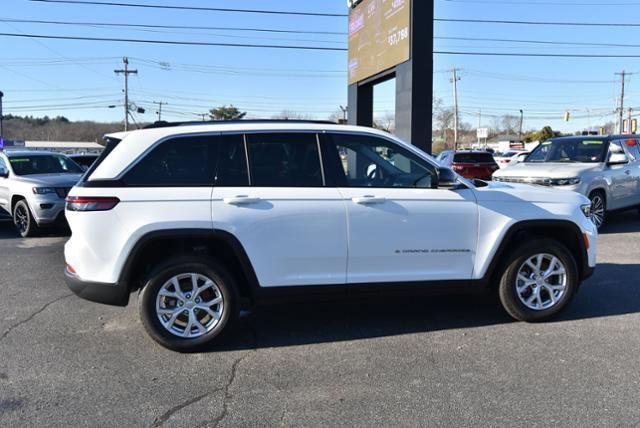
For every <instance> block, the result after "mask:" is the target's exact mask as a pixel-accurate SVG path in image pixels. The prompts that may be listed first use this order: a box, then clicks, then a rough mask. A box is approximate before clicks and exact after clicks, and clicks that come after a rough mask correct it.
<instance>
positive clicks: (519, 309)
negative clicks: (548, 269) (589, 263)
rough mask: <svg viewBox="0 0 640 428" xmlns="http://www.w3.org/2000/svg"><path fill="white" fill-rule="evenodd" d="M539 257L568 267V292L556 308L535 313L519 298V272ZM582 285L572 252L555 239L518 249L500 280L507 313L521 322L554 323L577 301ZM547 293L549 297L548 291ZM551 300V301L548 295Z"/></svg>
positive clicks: (566, 291) (544, 240) (566, 290)
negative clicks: (579, 286)
mask: <svg viewBox="0 0 640 428" xmlns="http://www.w3.org/2000/svg"><path fill="white" fill-rule="evenodd" d="M537 254H549V255H551V256H554V257H557V258H558V259H559V260H560V262H561V263H562V264H563V265H564V267H565V272H566V288H565V291H564V294H563V295H562V296H561V297H560V298H559V299H557V302H556V303H555V304H553V306H551V307H549V308H545V309H531V308H530V307H528V306H527V305H525V303H524V302H522V300H521V299H520V297H519V296H518V291H517V287H518V280H517V276H518V271H519V270H520V268H521V267H522V266H523V265H524V264H525V263H526V261H527V260H529V259H530V258H531V257H534V256H535V255H537ZM578 285H579V276H578V266H577V263H576V261H575V259H574V257H573V256H572V255H571V253H570V252H569V250H567V248H566V247H565V246H564V245H562V244H561V243H559V242H558V241H555V240H553V239H536V240H533V241H531V242H528V243H526V244H523V245H522V246H521V247H519V248H517V249H516V250H515V251H514V253H513V255H512V256H511V257H510V258H509V261H508V262H507V264H506V267H505V269H504V270H503V272H502V276H501V278H500V284H499V287H498V294H499V296H500V302H501V303H502V306H503V308H504V309H505V310H506V311H507V313H508V314H509V315H510V316H511V317H513V318H514V319H516V320H518V321H526V322H535V321H544V320H547V319H550V318H552V317H554V316H555V315H557V314H558V313H559V312H560V311H562V310H563V309H564V308H565V307H566V306H567V304H569V302H570V301H571V300H572V299H573V296H574V295H575V293H576V291H577V289H578ZM545 293H548V292H547V291H545ZM546 296H547V297H550V296H549V295H548V294H546Z"/></svg>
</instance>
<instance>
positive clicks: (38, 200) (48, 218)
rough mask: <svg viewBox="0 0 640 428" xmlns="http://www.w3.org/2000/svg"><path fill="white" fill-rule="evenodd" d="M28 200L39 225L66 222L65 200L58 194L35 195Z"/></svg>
mask: <svg viewBox="0 0 640 428" xmlns="http://www.w3.org/2000/svg"><path fill="white" fill-rule="evenodd" d="M28 202H29V208H30V209H31V212H32V213H33V217H34V218H35V220H36V223H38V226H44V225H51V224H56V223H61V222H62V223H64V221H65V217H64V208H65V200H64V199H62V198H60V197H58V195H55V194H52V195H34V196H32V197H31V198H29V199H28Z"/></svg>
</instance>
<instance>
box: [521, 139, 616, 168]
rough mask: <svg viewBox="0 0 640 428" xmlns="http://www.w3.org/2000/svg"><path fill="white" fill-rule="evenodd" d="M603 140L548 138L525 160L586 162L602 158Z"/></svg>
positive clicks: (600, 160)
mask: <svg viewBox="0 0 640 428" xmlns="http://www.w3.org/2000/svg"><path fill="white" fill-rule="evenodd" d="M604 148H605V142H604V141H602V140H579V139H571V140H549V141H545V142H544V143H542V144H540V145H539V146H538V147H536V149H535V150H534V151H533V152H531V154H530V155H529V156H528V157H527V159H526V160H525V162H527V163H530V162H533V163H535V162H586V163H599V162H603V160H604V152H605V150H604Z"/></svg>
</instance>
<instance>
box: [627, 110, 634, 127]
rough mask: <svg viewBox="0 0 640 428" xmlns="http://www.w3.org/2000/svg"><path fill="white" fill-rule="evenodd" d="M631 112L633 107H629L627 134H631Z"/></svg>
mask: <svg viewBox="0 0 640 428" xmlns="http://www.w3.org/2000/svg"><path fill="white" fill-rule="evenodd" d="M631 113H633V109H632V108H631V107H629V120H628V121H627V134H633V132H632V130H631V128H632V127H631Z"/></svg>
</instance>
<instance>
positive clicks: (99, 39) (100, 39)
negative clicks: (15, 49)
mask: <svg viewBox="0 0 640 428" xmlns="http://www.w3.org/2000/svg"><path fill="white" fill-rule="evenodd" d="M30 1H41V0H30ZM0 36H4V37H22V38H33V39H56V40H77V41H92V42H116V43H141V44H160V45H185V46H221V47H232V48H261V49H292V50H312V51H335V52H346V51H348V49H347V48H332V47H324V46H293V45H291V46H288V45H263V44H248V43H215V42H188V41H184V42H182V41H175V40H148V39H117V38H111V37H82V36H50V35H43V34H15V33H0Z"/></svg>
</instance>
